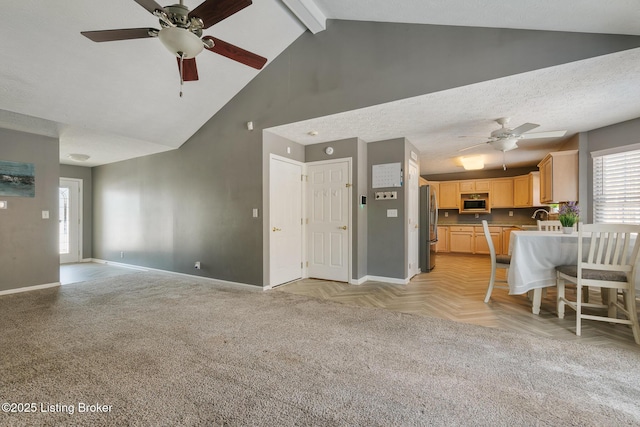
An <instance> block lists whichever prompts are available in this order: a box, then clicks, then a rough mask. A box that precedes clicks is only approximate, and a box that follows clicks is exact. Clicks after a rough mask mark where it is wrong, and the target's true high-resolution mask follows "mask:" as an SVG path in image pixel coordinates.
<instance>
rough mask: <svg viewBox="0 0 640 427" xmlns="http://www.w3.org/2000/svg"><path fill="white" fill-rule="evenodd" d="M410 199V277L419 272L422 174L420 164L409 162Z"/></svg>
mask: <svg viewBox="0 0 640 427" xmlns="http://www.w3.org/2000/svg"><path fill="white" fill-rule="evenodd" d="M408 189H409V200H408V206H407V212H408V219H407V222H408V227H409V248H408V251H407V252H408V255H409V278H411V277H413V276H415V275H416V274H418V272H419V268H420V259H419V256H420V255H419V252H420V251H419V244H420V226H419V222H420V220H419V218H420V207H419V206H420V204H419V198H420V194H419V192H420V176H419V173H418V165H416V164H415V163H413V162H409V183H408Z"/></svg>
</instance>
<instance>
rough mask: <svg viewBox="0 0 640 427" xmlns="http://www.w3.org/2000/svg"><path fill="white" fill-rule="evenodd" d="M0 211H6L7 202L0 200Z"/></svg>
mask: <svg viewBox="0 0 640 427" xmlns="http://www.w3.org/2000/svg"><path fill="white" fill-rule="evenodd" d="M0 209H7V201H6V200H0Z"/></svg>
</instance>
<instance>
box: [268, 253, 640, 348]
mask: <svg viewBox="0 0 640 427" xmlns="http://www.w3.org/2000/svg"><path fill="white" fill-rule="evenodd" d="M503 272H504V270H498V278H499V279H504V275H503ZM489 274H490V261H489V256H488V255H487V256H480V255H458V254H438V257H437V261H436V267H435V269H434V270H432V271H431V272H430V273H423V274H420V275H418V276H416V277H414V278H413V280H411V282H410V283H409V284H408V285H395V284H390V283H382V282H366V283H364V284H362V285H349V284H346V283H342V282H329V281H323V280H316V279H303V280H299V281H296V282H292V283H289V284H287V285H283V286H280V287H277V288H276V289H275V291H277V292H289V293H293V294H298V295H306V296H311V297H315V298H321V299H326V300H331V301H336V302H340V303H343V304H348V305H353V306H366V307H380V308H384V309H387V310H392V311H398V312H403V313H413V314H418V315H423V316H431V317H438V318H443V319H449V320H453V321H456V322H463V323H471V324H476V325H482V326H488V327H492V328H500V329H508V330H512V331H517V332H522V333H527V334H534V335H538V336H543V337H549V338H553V339H559V340H565V341H578V342H581V343H586V344H590V345H595V346H604V347H617V348H628V349H633V350H636V351H640V346H638V345H636V344H635V342H634V341H633V335H632V333H631V329H630V328H629V327H627V326H626V325H612V324H608V323H604V322H596V321H588V320H585V321H583V323H582V336H581V337H577V336H576V335H575V312H573V311H572V310H571V309H567V310H566V311H567V314H566V316H565V318H564V319H558V317H557V315H556V306H555V298H556V292H555V289H554V288H549V290H548V292H547V295H546V296H544V297H543V299H542V305H541V309H540V315H538V316H536V315H534V314H532V313H531V303H530V301H529V300H528V299H527V297H526V296H525V295H509V294H508V290H506V289H494V291H493V293H492V296H491V301H490V302H489V303H488V304H485V303H484V302H483V301H484V296H485V292H486V290H487V282H488V280H489ZM591 298H592V300H594V301H595V300H598V299H599V295H598V293H594V294H592V295H591Z"/></svg>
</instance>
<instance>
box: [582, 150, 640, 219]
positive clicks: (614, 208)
mask: <svg viewBox="0 0 640 427" xmlns="http://www.w3.org/2000/svg"><path fill="white" fill-rule="evenodd" d="M593 211H594V212H593V213H594V222H596V223H625V224H640V150H633V151H626V152H622V153H615V154H607V155H602V156H594V157H593Z"/></svg>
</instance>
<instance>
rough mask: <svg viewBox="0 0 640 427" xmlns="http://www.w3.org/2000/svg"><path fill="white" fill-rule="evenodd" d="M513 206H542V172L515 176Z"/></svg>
mask: <svg viewBox="0 0 640 427" xmlns="http://www.w3.org/2000/svg"><path fill="white" fill-rule="evenodd" d="M513 206H514V207H516V208H530V207H533V206H542V203H541V202H540V172H530V173H529V174H528V175H522V176H516V177H515V178H513Z"/></svg>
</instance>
